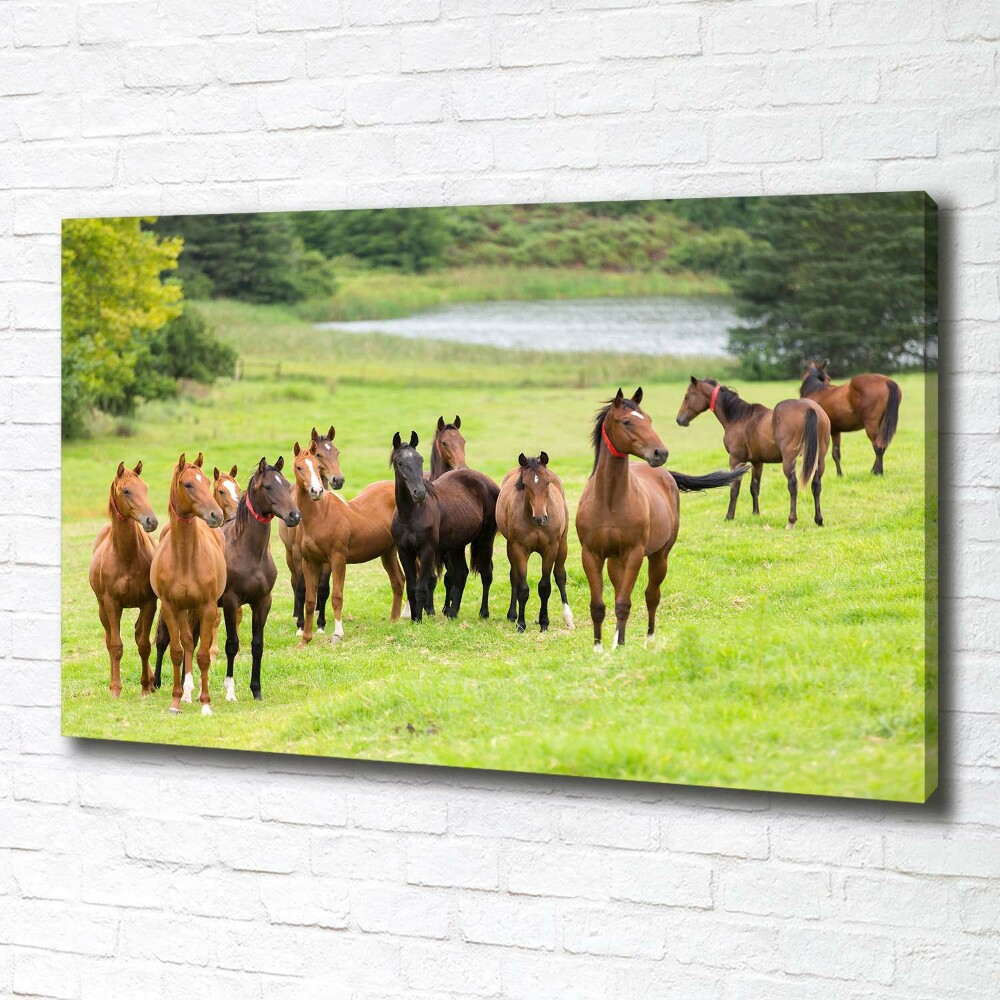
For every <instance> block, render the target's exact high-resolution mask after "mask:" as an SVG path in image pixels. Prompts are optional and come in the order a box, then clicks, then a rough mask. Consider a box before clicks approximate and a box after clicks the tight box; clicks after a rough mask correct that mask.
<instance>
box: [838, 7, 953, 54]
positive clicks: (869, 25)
mask: <svg viewBox="0 0 1000 1000" xmlns="http://www.w3.org/2000/svg"><path fill="white" fill-rule="evenodd" d="M827 17H828V27H827V33H826V35H827V44H828V45H831V46H840V45H850V46H855V45H857V46H864V47H865V48H872V47H874V46H897V47H898V46H900V45H905V44H913V43H917V42H926V41H927V40H929V39H930V38H931V37H932V36H933V35H935V34H938V35H939V34H940V31H941V25H940V20H941V18H940V13H939V11H938V9H937V4H935V3H934V2H933V0H911V2H910V3H908V4H907V5H906V6H905V7H900V6H899V4H897V3H894V2H893V0H833V2H832V3H831V4H830V7H829V12H828V15H827Z"/></svg>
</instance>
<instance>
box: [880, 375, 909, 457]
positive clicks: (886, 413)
mask: <svg viewBox="0 0 1000 1000" xmlns="http://www.w3.org/2000/svg"><path fill="white" fill-rule="evenodd" d="M886 381H887V382H888V383H889V384H888V389H889V399H888V401H887V402H886V404H885V410H883V412H882V419H881V420H880V421H879V422H878V430H877V431H876V434H875V446H876V447H877V448H882V449H883V450H884V449H886V448H888V447H889V443H890V442H891V441H892V439H893V438H894V437H895V436H896V424H897V423H899V403H900V400H901V399H902V398H903V394H902V393H901V392H900V391H899V386H898V385H897V384H896V383H895V382H893V380H892V379H891V378H890V379H887V380H886Z"/></svg>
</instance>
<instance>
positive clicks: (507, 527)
mask: <svg viewBox="0 0 1000 1000" xmlns="http://www.w3.org/2000/svg"><path fill="white" fill-rule="evenodd" d="M497 527H498V528H499V529H500V534H501V535H503V536H504V538H506V539H507V559H508V560H509V561H510V608H509V610H508V611H507V618H508V619H509V620H510V621H512V622H516V623H517V630H518V632H523V631H524V629H525V624H524V609H525V605H526V604H527V603H528V558H529V556H530V555H531V554H532V553H533V552H537V553H538V554H539V555H540V556H541V557H542V576H541V579H540V580H539V581H538V599H539V601H540V602H541V610H540V611H539V614H538V624H539V626H540V627H541V631H542V632H544V631H546V630H547V629H548V627H549V594H551V593H552V581H551V579H550V576H551V575H552V571H553V567H554V568H555V578H556V586H557V587H558V588H559V595H560V596H561V597H562V614H563V621H564V622H565V623H566V626H567V628H572V627H573V612H572V611H570V609H569V601H568V600H567V599H566V552H567V546H568V540H567V536H568V534H569V512H568V511H567V509H566V494H565V493H564V492H563V485H562V480H560V478H559V477H558V476H557V475H556V474H555V473H554V472H553V471H552V470H551V469H550V468H549V456H548V455H546V454H545V452H544V451H543V452H540V453H539V455H538V458H526V457H525V455H524V452H521V454H520V455H518V456H517V468H514V469H511V470H510V472H508V473H507V475H506V476H504V479H503V482H502V483H501V484H500V496H499V497H498V498H497ZM515 605H516V609H517V610H516V611H515Z"/></svg>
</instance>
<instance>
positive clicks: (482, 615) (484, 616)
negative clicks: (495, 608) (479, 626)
mask: <svg viewBox="0 0 1000 1000" xmlns="http://www.w3.org/2000/svg"><path fill="white" fill-rule="evenodd" d="M489 616H490V613H489V612H488V611H480V612H479V617H480V618H482V619H484V620H485V619H487V618H489Z"/></svg>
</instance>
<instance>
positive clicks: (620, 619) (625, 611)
mask: <svg viewBox="0 0 1000 1000" xmlns="http://www.w3.org/2000/svg"><path fill="white" fill-rule="evenodd" d="M641 568H642V549H641V548H635V549H633V550H632V551H631V552H629V553H628V555H626V556H625V558H624V559H609V560H608V576H610V577H611V580H612V582H613V583H614V585H615V619H616V621H617V625H618V627H617V629H616V631H615V640H614V642H613V643H612V644H611V648H612V649H614V648H615V647H616V646H624V645H625V626H626V625H628V618H629V615H630V614H631V613H632V589H633V588H634V587H635V581H636V578H637V577H638V576H639V570H640V569H641ZM616 577H617V579H615V578H616Z"/></svg>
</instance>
